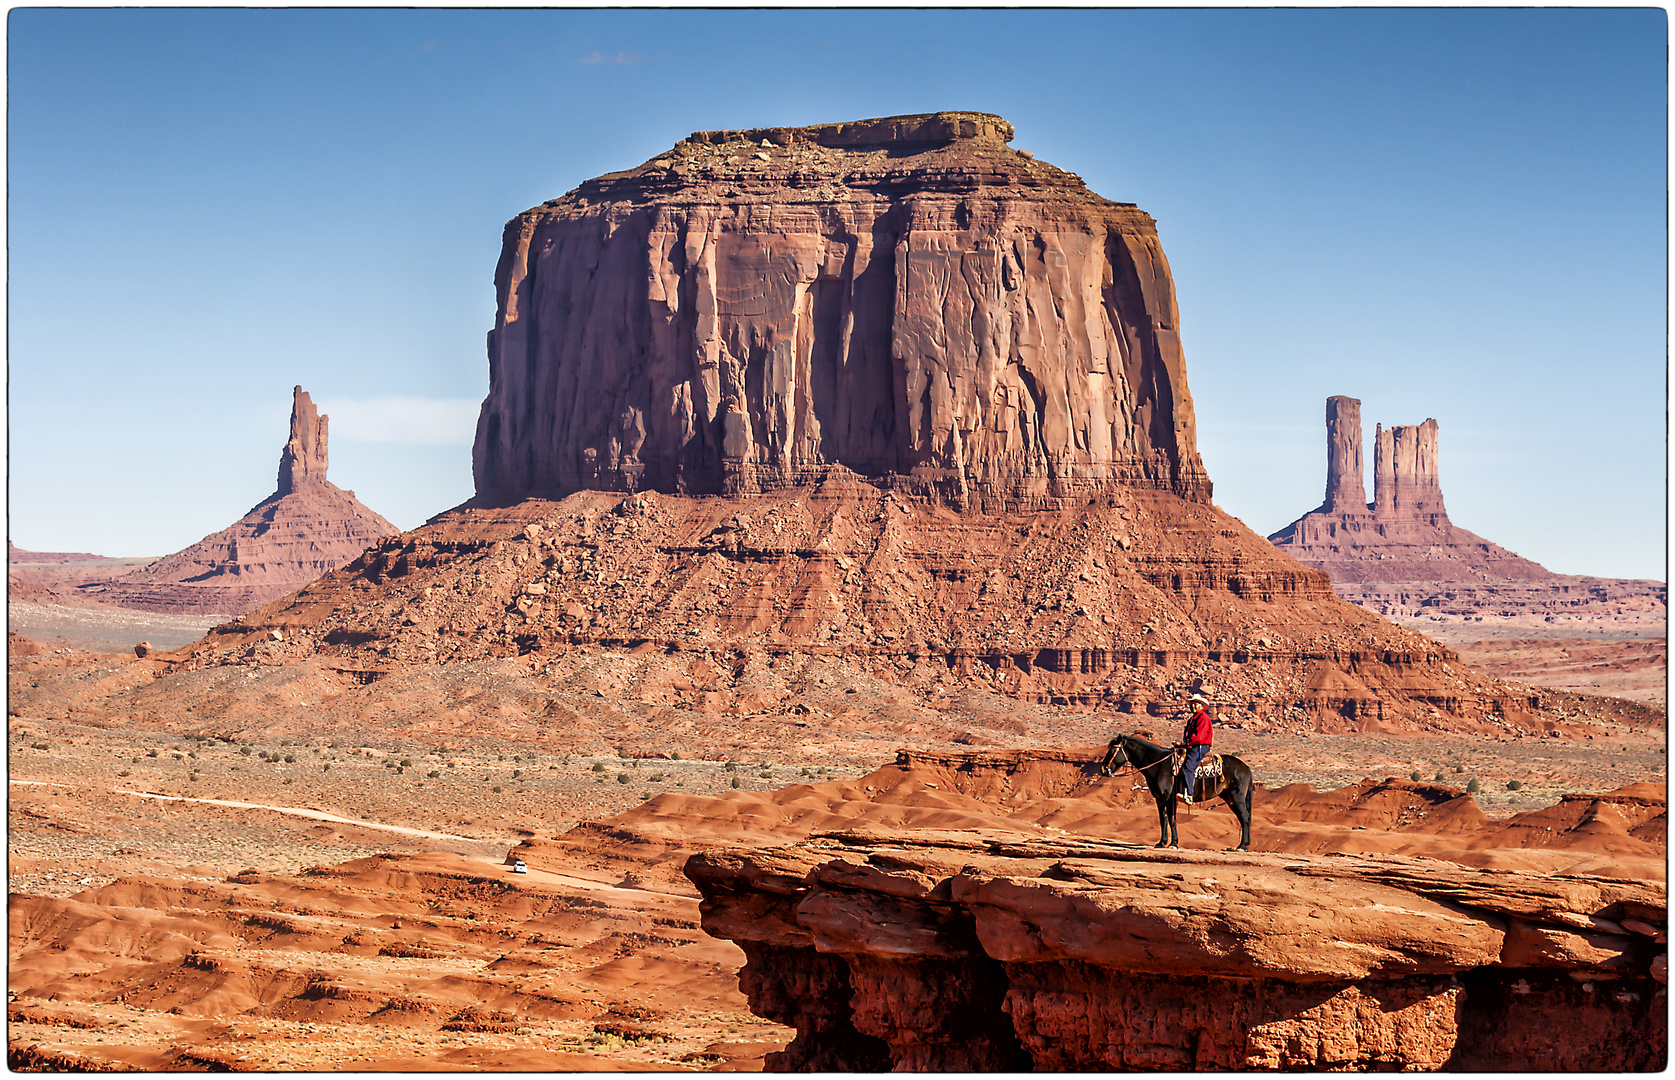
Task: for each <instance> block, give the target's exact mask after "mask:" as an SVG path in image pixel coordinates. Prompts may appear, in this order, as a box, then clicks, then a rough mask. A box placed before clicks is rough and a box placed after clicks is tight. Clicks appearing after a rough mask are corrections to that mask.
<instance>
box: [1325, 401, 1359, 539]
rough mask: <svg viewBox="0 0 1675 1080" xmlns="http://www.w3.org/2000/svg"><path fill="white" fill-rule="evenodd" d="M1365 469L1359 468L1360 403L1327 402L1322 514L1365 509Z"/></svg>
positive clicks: (1353, 511)
mask: <svg viewBox="0 0 1675 1080" xmlns="http://www.w3.org/2000/svg"><path fill="white" fill-rule="evenodd" d="M1365 476H1366V469H1365V467H1364V466H1363V465H1362V464H1361V403H1360V402H1359V401H1357V400H1355V399H1354V398H1352V397H1329V398H1327V399H1326V501H1325V502H1324V503H1322V504H1321V506H1320V509H1321V512H1323V513H1329V514H1332V513H1363V512H1365V511H1366V509H1367V488H1366V484H1365V480H1364V478H1365Z"/></svg>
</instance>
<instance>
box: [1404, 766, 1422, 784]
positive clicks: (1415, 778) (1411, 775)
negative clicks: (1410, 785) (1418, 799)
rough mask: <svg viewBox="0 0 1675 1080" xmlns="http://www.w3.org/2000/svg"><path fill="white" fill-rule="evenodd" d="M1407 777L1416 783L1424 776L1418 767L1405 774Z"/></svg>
mask: <svg viewBox="0 0 1675 1080" xmlns="http://www.w3.org/2000/svg"><path fill="white" fill-rule="evenodd" d="M1407 778H1408V779H1409V780H1412V781H1413V782H1414V783H1418V782H1419V781H1421V780H1423V779H1425V776H1424V774H1423V773H1421V772H1420V771H1419V770H1418V769H1415V770H1413V771H1412V772H1410V773H1408V774H1407Z"/></svg>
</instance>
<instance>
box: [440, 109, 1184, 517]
mask: <svg viewBox="0 0 1675 1080" xmlns="http://www.w3.org/2000/svg"><path fill="white" fill-rule="evenodd" d="M1012 135H1013V132H1012V126H1011V125H1010V124H1008V123H1007V122H1006V121H1005V120H1002V119H1001V118H1000V117H998V116H992V115H988V114H984V113H952V112H949V113H934V114H926V115H919V116H898V117H886V118H882V119H875V120H861V121H855V122H852V123H843V124H827V125H820V126H814V127H801V128H763V129H758V130H750V131H700V132H695V133H693V134H692V135H691V136H690V137H689V138H687V139H686V140H684V141H682V142H681V143H679V144H677V145H676V146H675V147H673V148H672V149H670V150H669V151H666V152H665V153H663V154H660V155H658V156H657V157H656V158H654V159H652V160H651V161H649V162H647V163H645V164H644V165H641V166H639V167H638V168H635V169H630V170H628V171H625V172H619V173H611V174H609V175H606V176H602V177H599V178H598V179H595V180H590V181H588V182H586V183H584V184H582V185H581V186H580V187H578V188H576V189H575V190H574V191H571V192H570V193H569V194H567V195H565V196H564V197H563V198H560V199H554V200H552V201H550V202H547V203H544V204H542V205H541V206H538V207H535V208H534V209H531V210H528V211H526V212H525V213H523V214H520V215H518V216H517V217H516V218H514V219H513V220H512V221H511V222H509V223H508V224H507V226H506V231H505V237H504V245H503V248H502V253H501V258H500V264H499V267H498V269H497V271H496V274H495V282H496V289H497V293H498V297H499V312H498V314H497V316H496V319H495V326H494V329H493V331H491V332H490V334H489V340H488V353H489V393H488V397H487V398H486V400H485V401H484V402H483V408H482V413H481V416H480V419H479V421H478V427H477V438H476V445H475V448H474V451H473V458H472V462H473V470H474V473H475V477H476V484H477V492H478V501H479V503H485V504H503V503H507V502H511V501H515V500H517V499H520V498H525V497H529V496H540V497H545V498H562V497H563V496H566V495H569V494H571V493H573V492H575V491H579V490H583V489H589V488H596V489H605V490H616V491H638V490H645V489H653V490H657V491H662V492H666V493H680V494H715V493H725V494H742V493H749V492H758V491H764V490H771V489H774V488H779V487H784V486H787V485H795V484H803V483H807V482H809V481H811V480H816V479H818V478H820V477H821V476H824V475H826V474H828V473H829V472H830V471H831V470H833V469H836V468H839V467H841V469H842V470H847V471H850V472H853V473H858V474H860V475H861V476H864V477H867V478H869V479H870V480H872V481H873V482H874V483H877V484H880V485H881V486H891V487H896V488H900V489H904V490H907V491H912V492H916V493H920V494H932V495H935V496H937V497H939V498H942V499H944V500H946V501H949V502H951V503H953V504H955V505H959V506H979V507H986V508H990V509H996V508H1001V507H1012V508H1017V507H1028V508H1034V507H1039V506H1042V505H1047V504H1049V503H1052V502H1054V501H1055V500H1059V499H1063V498H1066V497H1070V496H1076V495H1086V494H1087V493H1089V492H1091V491H1096V490H1099V489H1102V488H1104V487H1106V486H1107V485H1112V484H1121V485H1138V486H1142V487H1153V488H1162V489H1165V490H1169V491H1173V492H1175V493H1178V494H1181V495H1185V496H1187V497H1189V498H1192V499H1195V500H1201V501H1207V500H1208V498H1209V494H1210V482H1209V479H1208V477H1207V476H1206V475H1205V473H1204V469H1203V466H1202V464H1201V462H1200V460H1199V456H1198V451H1197V441H1196V434H1195V430H1194V421H1193V411H1192V398H1191V395H1190V393H1189V392H1188V390H1187V384H1186V370H1185V365H1184V362H1183V359H1182V355H1181V346H1180V336H1179V315H1178V313H1177V310H1176V306H1175V291H1174V284H1173V281H1172V280H1171V278H1170V273H1169V264H1168V261H1167V260H1166V259H1165V258H1164V255H1163V249H1162V248H1161V247H1160V246H1159V244H1158V239H1157V230H1156V226H1155V223H1154V222H1153V220H1152V219H1151V218H1150V217H1149V216H1148V215H1146V214H1145V213H1142V212H1141V211H1140V210H1139V209H1137V208H1136V207H1135V206H1133V205H1132V204H1127V203H1116V202H1111V201H1109V200H1107V199H1104V198H1101V197H1100V196H1098V195H1095V194H1093V193H1092V192H1090V191H1089V190H1088V189H1087V187H1086V186H1085V185H1084V184H1083V182H1082V181H1081V179H1080V178H1078V177H1076V176H1075V175H1073V174H1071V173H1068V172H1065V171H1064V170H1062V169H1057V168H1054V167H1053V166H1051V165H1048V164H1046V163H1045V162H1040V161H1036V160H1034V159H1033V158H1032V157H1031V156H1030V155H1029V154H1027V153H1023V152H1021V151H1017V150H1013V149H1012V148H1010V147H1009V146H1008V145H1007V143H1008V142H1009V141H1010V140H1011V139H1012Z"/></svg>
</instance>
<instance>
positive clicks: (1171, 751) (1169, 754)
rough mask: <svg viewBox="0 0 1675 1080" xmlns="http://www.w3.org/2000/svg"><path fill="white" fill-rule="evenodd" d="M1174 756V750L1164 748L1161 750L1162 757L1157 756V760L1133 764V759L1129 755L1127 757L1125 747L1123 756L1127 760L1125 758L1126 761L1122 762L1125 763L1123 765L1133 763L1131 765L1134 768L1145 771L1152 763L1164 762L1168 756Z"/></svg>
mask: <svg viewBox="0 0 1675 1080" xmlns="http://www.w3.org/2000/svg"><path fill="white" fill-rule="evenodd" d="M1174 756H1175V752H1174V751H1173V750H1165V751H1164V752H1163V756H1162V757H1160V758H1158V759H1157V760H1156V761H1154V762H1152V763H1151V765H1135V764H1134V759H1133V758H1129V757H1128V752H1127V750H1126V749H1125V750H1124V751H1123V757H1125V758H1127V759H1128V760H1126V761H1125V762H1124V763H1123V764H1125V765H1133V766H1134V768H1136V769H1139V770H1140V771H1141V772H1145V771H1146V770H1147V769H1149V768H1151V767H1152V765H1161V764H1163V763H1164V762H1165V761H1168V760H1169V759H1170V758H1172V757H1174Z"/></svg>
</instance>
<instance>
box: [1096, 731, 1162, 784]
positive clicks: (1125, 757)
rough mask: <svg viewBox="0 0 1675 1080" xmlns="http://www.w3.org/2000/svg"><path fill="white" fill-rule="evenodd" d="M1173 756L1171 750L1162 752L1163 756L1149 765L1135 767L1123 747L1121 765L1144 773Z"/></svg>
mask: <svg viewBox="0 0 1675 1080" xmlns="http://www.w3.org/2000/svg"><path fill="white" fill-rule="evenodd" d="M1117 741H1118V742H1121V741H1122V739H1121V738H1118V739H1117ZM1174 756H1175V752H1174V751H1173V750H1165V751H1164V752H1163V756H1162V757H1160V758H1158V759H1157V760H1156V761H1154V762H1152V763H1151V764H1150V765H1136V764H1135V763H1134V760H1133V759H1132V758H1130V757H1129V756H1128V747H1126V746H1125V747H1123V748H1122V758H1123V765H1132V766H1133V767H1134V768H1136V769H1138V770H1139V771H1141V772H1145V771H1146V770H1147V769H1149V768H1151V767H1152V765H1161V764H1163V763H1164V762H1165V761H1168V760H1169V759H1170V758H1172V757H1174ZM1121 767H1122V766H1121V765H1119V766H1118V768H1121ZM1105 775H1106V776H1115V775H1117V774H1116V773H1114V772H1113V773H1106V774H1105Z"/></svg>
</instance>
